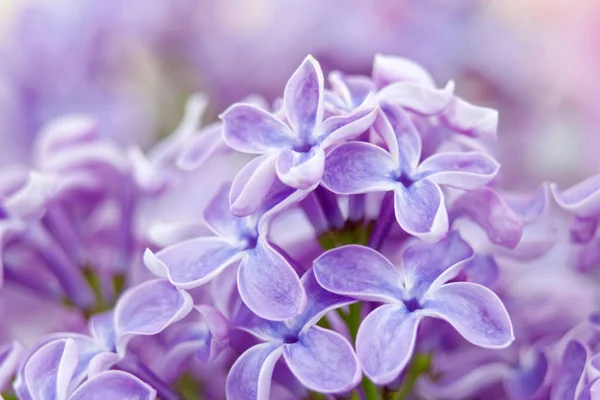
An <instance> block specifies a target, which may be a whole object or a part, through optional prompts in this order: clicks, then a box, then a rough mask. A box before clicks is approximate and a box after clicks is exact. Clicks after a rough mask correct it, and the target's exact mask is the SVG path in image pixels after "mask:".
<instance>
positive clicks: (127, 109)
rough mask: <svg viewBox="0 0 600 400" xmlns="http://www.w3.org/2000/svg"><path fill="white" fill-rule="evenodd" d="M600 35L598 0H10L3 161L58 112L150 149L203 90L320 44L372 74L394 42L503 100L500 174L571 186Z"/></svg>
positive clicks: (240, 89)
mask: <svg viewBox="0 0 600 400" xmlns="http://www.w3.org/2000/svg"><path fill="white" fill-rule="evenodd" d="M599 37H600V2H599V1H597V0H578V2H577V7H574V6H573V4H572V2H569V1H567V0H487V1H479V0H456V1H451V0H445V1H442V0H418V1H408V0H328V1H323V0H284V1H282V0H218V1H214V0H213V1H210V0H144V1H138V0H129V1H126V0H1V1H0V52H1V55H0V166H4V165H8V164H20V163H27V162H28V159H29V157H30V152H31V144H32V141H33V138H34V137H35V135H36V134H37V133H38V132H39V129H40V127H41V126H42V125H43V124H44V123H45V122H47V121H48V120H50V119H51V118H53V117H56V116H59V115H64V114H71V113H90V114H92V115H94V116H96V117H97V118H98V120H99V122H100V126H101V130H102V132H103V134H104V135H106V136H109V137H111V138H113V139H115V140H116V141H118V142H119V143H122V144H123V145H127V144H131V143H137V144H139V145H141V146H142V147H143V148H148V147H149V146H151V144H152V143H154V142H155V141H156V140H157V139H158V138H160V137H162V136H164V135H166V134H168V132H170V131H172V129H173V128H174V127H175V126H176V124H177V122H178V121H179V119H180V118H181V115H182V112H183V105H184V102H185V99H186V98H187V96H189V95H190V94H192V93H194V92H197V91H203V92H206V93H207V94H208V95H209V98H210V112H209V113H208V115H206V116H205V118H206V119H207V121H209V120H211V119H215V118H216V116H217V115H218V113H219V112H220V111H222V110H223V109H224V108H225V107H227V106H228V105H229V104H231V103H232V102H234V101H238V100H240V99H242V98H243V97H244V96H246V95H249V94H254V93H258V94H261V95H263V96H265V97H266V98H267V99H273V98H275V97H276V96H278V95H280V94H281V93H282V90H283V86H284V84H285V82H286V80H287V78H288V77H289V75H290V74H291V73H292V72H293V71H294V69H295V68H296V67H297V65H298V64H299V63H300V61H301V60H302V59H303V58H304V57H305V56H306V54H308V53H311V54H313V55H314V56H315V57H316V58H317V59H318V60H319V61H320V62H321V64H322V66H323V68H324V69H325V70H326V71H330V70H332V69H342V70H344V71H345V72H348V73H363V74H369V73H370V70H371V66H372V61H373V56H374V54H376V53H384V54H393V55H400V56H404V57H409V58H411V59H413V60H415V61H417V62H419V63H421V64H423V65H424V66H425V67H426V68H428V69H429V70H430V71H431V73H432V75H433V76H434V77H435V78H436V80H437V83H438V84H439V85H443V84H445V83H446V81H447V80H449V79H453V80H455V81H456V83H457V92H458V93H459V94H460V95H461V96H463V97H464V98H465V99H467V100H468V101H470V102H472V103H475V104H479V105H486V106H490V107H494V108H496V109H498V110H499V111H500V126H499V132H498V143H497V144H494V145H492V151H494V152H495V153H496V155H497V156H498V158H499V160H500V161H501V162H502V164H503V172H504V174H503V176H502V178H501V180H500V182H499V184H500V185H501V186H503V187H504V188H509V189H533V188H534V187H536V186H537V185H538V183H539V182H540V181H543V180H550V179H552V180H553V181H556V182H558V183H559V184H560V185H562V186H565V185H570V184H573V183H575V182H576V181H578V180H580V179H581V178H583V177H587V176H589V175H591V174H594V173H596V172H597V171H598V166H599V165H600V161H599V160H598V156H597V153H598V149H599V148H600V147H599V146H600V132H598V126H600V42H599V41H598V38H599Z"/></svg>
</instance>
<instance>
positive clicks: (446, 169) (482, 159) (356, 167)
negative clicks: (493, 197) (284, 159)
mask: <svg viewBox="0 0 600 400" xmlns="http://www.w3.org/2000/svg"><path fill="white" fill-rule="evenodd" d="M375 129H376V130H377V132H378V133H379V134H380V135H381V136H382V138H384V140H385V141H386V144H387V146H388V149H389V153H388V152H386V151H385V150H383V149H382V148H380V147H378V146H376V145H374V144H370V143H361V142H351V143H345V144H342V145H341V146H339V147H337V148H335V149H334V150H333V151H332V152H331V153H329V154H328V155H327V158H326V160H325V173H324V175H323V184H324V185H325V186H326V187H327V188H328V189H329V190H331V191H333V192H334V193H338V194H345V195H347V194H357V193H368V192H376V191H394V208H395V213H396V220H397V221H398V224H399V225H400V227H401V228H402V229H404V230H405V231H406V232H407V233H409V234H411V235H414V236H417V237H419V238H421V239H423V240H426V241H438V240H440V239H441V238H443V237H444V236H445V235H446V233H447V232H448V215H447V212H446V205H445V203H444V195H443V193H442V189H441V187H440V186H449V187H454V188H458V189H464V190H473V189H477V188H480V187H482V186H485V185H486V184H487V183H488V182H490V181H491V180H492V179H493V178H494V177H495V176H496V174H497V172H498V168H499V165H498V163H496V161H494V160H493V159H492V158H491V157H489V156H488V155H486V154H484V153H480V152H446V153H440V154H436V155H433V156H431V157H429V158H427V159H425V160H423V161H420V158H421V138H420V137H419V133H418V132H417V130H416V128H415V127H414V125H413V123H412V122H411V120H410V119H409V117H408V115H407V114H406V112H405V111H404V110H403V109H402V108H400V107H395V106H391V105H388V104H382V105H381V112H380V113H379V115H378V117H377V120H376V122H375Z"/></svg>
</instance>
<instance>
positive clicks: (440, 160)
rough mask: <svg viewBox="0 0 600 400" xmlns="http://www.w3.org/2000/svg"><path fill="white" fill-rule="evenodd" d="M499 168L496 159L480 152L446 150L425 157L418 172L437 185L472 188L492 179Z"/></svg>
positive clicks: (476, 187) (485, 183) (483, 184)
mask: <svg viewBox="0 0 600 400" xmlns="http://www.w3.org/2000/svg"><path fill="white" fill-rule="evenodd" d="M499 168H500V164H498V163H497V162H496V160H494V159H493V158H492V157H490V156H488V155H487V154H484V153H481V152H477V151H471V152H446V153H439V154H434V155H433V156H431V157H429V158H427V159H426V160H425V161H423V162H422V163H421V165H419V168H418V173H419V175H420V176H422V177H427V179H429V180H431V181H432V182H434V183H437V184H438V185H446V186H451V187H455V188H458V189H464V190H474V189H479V188H480V187H483V186H485V185H487V184H488V183H489V182H490V181H491V180H492V179H494V178H495V177H496V174H497V173H498V170H499Z"/></svg>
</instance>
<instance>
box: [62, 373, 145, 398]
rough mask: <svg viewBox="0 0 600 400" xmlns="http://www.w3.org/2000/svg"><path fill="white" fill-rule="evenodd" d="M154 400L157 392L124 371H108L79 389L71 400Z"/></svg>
mask: <svg viewBox="0 0 600 400" xmlns="http://www.w3.org/2000/svg"><path fill="white" fill-rule="evenodd" d="M102 399H121V400H154V399H156V390H154V389H152V387H150V385H148V384H147V383H144V382H142V381H141V380H139V379H138V378H136V377H135V376H133V375H131V374H129V373H127V372H123V371H106V372H103V373H101V374H99V375H97V376H95V377H94V378H92V379H90V380H89V381H87V382H85V383H84V384H83V385H81V386H80V387H79V389H77V390H76V391H75V392H73V394H72V395H71V396H69V400H102Z"/></svg>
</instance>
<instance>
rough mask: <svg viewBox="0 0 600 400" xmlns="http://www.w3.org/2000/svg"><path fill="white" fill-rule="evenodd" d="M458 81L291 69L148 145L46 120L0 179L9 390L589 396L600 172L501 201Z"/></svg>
mask: <svg viewBox="0 0 600 400" xmlns="http://www.w3.org/2000/svg"><path fill="white" fill-rule="evenodd" d="M454 86H455V85H454V83H453V82H449V83H448V84H446V85H445V86H443V87H439V86H438V85H436V84H435V82H434V80H433V78H432V77H431V76H430V75H429V74H428V73H427V72H426V71H425V70H424V69H423V68H422V67H421V66H419V65H417V64H416V63H413V62H411V61H409V60H407V59H403V58H399V57H392V56H384V55H378V56H376V57H375V60H374V63H373V69H372V73H371V75H370V76H363V75H347V74H344V73H343V72H340V71H333V72H331V73H330V74H329V76H328V84H327V85H326V82H325V77H324V75H323V72H322V69H321V66H320V64H319V63H318V62H317V60H316V59H315V58H313V57H312V56H308V57H306V58H305V59H304V61H303V62H302V63H301V65H300V66H299V67H298V68H297V70H296V71H295V72H294V73H293V74H292V75H291V77H290V78H289V80H288V82H287V85H286V86H285V89H284V91H283V95H282V97H281V98H280V99H277V100H276V101H275V102H274V103H273V104H268V103H267V102H266V101H264V100H263V99H262V98H260V97H252V98H248V99H247V100H246V101H244V102H240V103H236V104H233V105H232V106H230V107H229V108H228V109H226V110H225V111H224V112H223V113H222V114H221V116H220V121H218V122H214V123H212V124H209V125H206V126H200V122H199V120H200V119H201V117H202V113H203V111H204V109H205V107H206V105H207V99H206V98H205V97H204V96H202V95H195V96H193V97H191V98H190V100H189V101H188V104H187V107H186V111H185V115H184V118H183V120H182V122H181V123H180V125H179V126H178V127H177V129H176V130H175V132H173V133H172V134H171V135H170V136H168V137H167V138H165V139H164V140H163V141H161V142H159V143H157V144H156V145H155V146H154V147H153V148H152V149H150V150H149V151H148V152H146V153H144V152H143V151H142V150H141V149H139V148H137V147H128V148H124V147H121V146H119V145H117V144H115V143H114V142H112V141H111V140H110V139H107V138H106V137H104V136H102V135H101V134H100V128H99V127H98V125H97V124H96V122H95V121H94V120H93V119H92V118H90V117H88V116H85V115H67V116H64V117H61V118H59V119H55V120H54V121H52V122H51V123H49V124H48V125H47V126H45V127H44V129H43V130H42V132H41V133H40V134H39V135H38V137H37V139H36V142H35V149H34V151H33V153H32V154H33V155H32V158H31V162H30V165H27V166H25V165H19V166H14V167H7V168H4V169H2V170H0V256H1V271H2V276H3V287H2V289H1V291H0V294H1V296H0V297H2V298H1V299H0V300H1V301H3V302H4V303H5V304H6V306H7V307H3V308H1V309H0V312H2V313H3V315H2V316H3V319H4V321H6V326H3V333H4V335H3V337H2V338H3V340H4V341H5V343H4V347H3V348H2V351H1V352H0V354H1V357H0V385H2V389H4V392H3V394H4V395H5V398H7V399H10V398H14V397H15V396H16V398H18V399H23V400H65V399H69V400H75V399H77V400H79V399H94V398H99V399H100V398H102V399H113V398H114V399H116V398H118V399H131V400H133V399H157V398H160V399H161V400H177V399H196V398H206V399H210V400H212V399H225V398H226V399H229V400H268V399H269V398H274V399H325V398H326V399H362V400H400V399H412V398H415V399H416V398H431V399H467V398H482V399H506V398H509V399H512V400H524V399H544V398H551V399H557V400H563V399H564V400H567V399H591V398H596V397H595V396H598V395H599V394H598V393H600V380H599V379H600V358H599V357H600V317H599V315H598V314H597V313H596V307H597V295H596V289H595V287H594V284H593V280H591V279H588V278H587V277H591V276H593V275H592V273H593V271H594V267H596V266H597V265H598V263H599V262H600V252H599V251H598V245H597V244H598V240H600V239H598V237H597V234H596V231H597V226H598V223H599V222H600V195H599V193H600V185H599V182H600V181H599V179H598V178H597V177H595V178H591V179H590V180H587V181H584V182H583V183H581V184H579V185H577V186H575V187H573V188H571V189H567V190H560V189H559V188H558V187H557V186H556V185H547V184H544V185H542V186H541V187H540V188H539V189H538V190H537V191H535V192H533V193H531V194H515V193H506V192H503V191H501V190H499V189H497V187H496V185H495V183H496V178H497V176H498V174H499V173H500V165H499V163H498V162H497V161H496V160H495V159H494V157H493V156H492V155H491V153H490V152H489V151H488V150H487V149H488V148H490V147H491V146H493V142H494V140H495V139H496V129H497V124H498V113H497V112H496V111H494V110H492V109H490V108H486V107H480V106H476V105H473V104H470V103H468V102H467V101H466V100H464V99H462V98H460V97H459V96H457V95H456V94H455V93H454ZM554 203H556V204H558V206H559V207H554V209H553V204H554ZM565 211H566V212H565ZM568 214H572V216H569V215H568ZM567 220H569V221H571V222H567V223H570V224H571V225H570V228H565V229H561V228H564V224H565V221H567ZM563 231H568V233H569V235H567V236H565V235H561V234H560V233H561V232H563ZM551 263H553V264H555V265H560V268H558V269H557V268H553V267H550V266H548V265H549V264H551ZM570 266H573V268H568V267H570ZM585 274H587V275H585ZM13 308H14V309H13ZM21 309H22V310H21ZM34 327H35V329H34ZM24 331H26V332H27V334H24V333H23V332H24ZM13 377H14V381H13V382H12V385H11V380H12V379H13Z"/></svg>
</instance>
